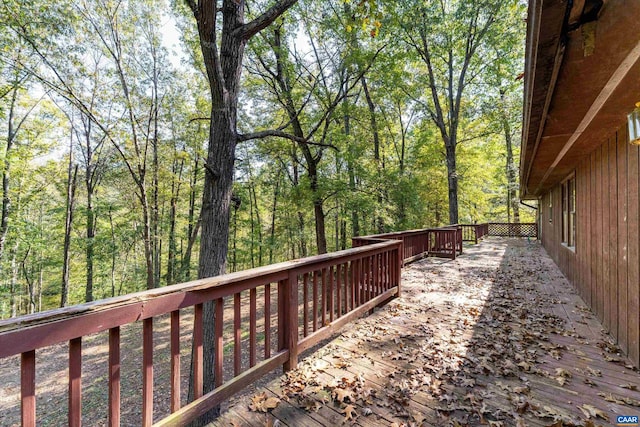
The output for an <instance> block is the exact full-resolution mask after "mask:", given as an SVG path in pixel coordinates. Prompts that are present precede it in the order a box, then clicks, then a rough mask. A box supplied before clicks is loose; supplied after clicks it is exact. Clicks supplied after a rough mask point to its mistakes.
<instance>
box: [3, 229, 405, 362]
mask: <svg viewBox="0 0 640 427" xmlns="http://www.w3.org/2000/svg"><path fill="white" fill-rule="evenodd" d="M401 244H402V242H401V241H398V240H384V241H382V242H380V243H375V244H372V245H367V246H362V247H358V248H352V249H346V250H343V251H338V252H332V253H328V254H323V255H317V256H312V257H307V258H301V259H297V260H293V261H285V262H282V263H278V264H272V265H268V266H263V267H257V268H252V269H250V270H243V271H239V272H235V273H229V274H225V275H222V276H216V277H211V278H207V279H200V280H194V281H191V282H186V283H181V284H176V285H171V286H166V287H163V288H158V289H152V290H148V291H142V292H136V293H133V294H128V295H123V296H119V297H114V298H108V299H104V300H100V301H95V302H90V303H85V304H80V305H75V306H71V307H64V308H58V309H54V310H48V311H44V312H41V313H36V314H32V315H26V316H21V317H17V318H13V319H5V320H2V321H0V358H1V357H7V356H10V355H13V354H18V353H21V352H23V351H26V350H28V349H30V348H28V347H31V348H40V347H44V346H47V345H51V344H55V343H58V342H63V341H66V340H69V339H73V338H76V337H80V336H83V335H87V334H90V333H95V332H99V331H104V330H108V329H110V328H113V327H116V326H122V325H125V324H128V323H132V322H135V321H137V320H142V319H145V318H149V317H154V316H158V315H162V314H166V313H170V312H171V311H174V310H178V309H180V308H184V307H189V306H192V305H195V304H199V303H202V302H205V301H210V300H213V299H216V298H221V297H224V296H228V295H231V294H233V293H236V292H241V291H242V290H245V289H250V288H252V287H255V286H259V285H260V284H264V283H267V282H270V283H273V282H277V281H279V280H283V279H285V278H286V277H287V276H288V274H289V273H290V272H292V271H294V272H295V271H300V270H302V271H304V270H308V271H312V270H314V269H316V268H321V266H326V265H327V264H330V263H335V262H336V261H347V260H351V259H357V258H358V257H360V256H362V255H364V254H373V253H378V252H384V251H385V250H387V249H389V248H393V247H400V245H401ZM89 317H90V318H89ZM83 319H84V320H83ZM62 322H68V323H69V324H68V325H67V326H73V327H67V328H58V327H57V326H59V325H60V324H61V323H62ZM38 327H43V331H42V332H41V333H39V334H38V337H36V336H32V337H30V338H29V339H28V340H26V342H24V343H23V345H20V346H7V345H5V344H7V342H6V341H5V340H10V339H11V337H12V336H14V339H15V334H21V335H22V334H24V335H25V336H27V333H28V332H29V331H33V330H35V329H36V328H38ZM47 334H48V335H47ZM3 341H5V342H4V343H3ZM11 341H12V342H13V340H11ZM23 347H24V348H23Z"/></svg>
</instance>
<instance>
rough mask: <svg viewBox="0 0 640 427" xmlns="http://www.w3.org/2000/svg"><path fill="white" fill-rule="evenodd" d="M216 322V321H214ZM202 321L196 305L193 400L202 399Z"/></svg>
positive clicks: (199, 308) (200, 307)
mask: <svg viewBox="0 0 640 427" xmlns="http://www.w3.org/2000/svg"><path fill="white" fill-rule="evenodd" d="M216 322H217V319H216ZM202 328H203V319H202V304H196V305H195V306H194V307H193V347H194V348H195V352H194V353H195V354H194V360H193V377H194V386H193V390H194V400H195V399H199V398H201V397H202V388H203V385H202V384H203V376H204V367H203V363H204V362H203V347H202V342H203V338H204V334H203V329H202Z"/></svg>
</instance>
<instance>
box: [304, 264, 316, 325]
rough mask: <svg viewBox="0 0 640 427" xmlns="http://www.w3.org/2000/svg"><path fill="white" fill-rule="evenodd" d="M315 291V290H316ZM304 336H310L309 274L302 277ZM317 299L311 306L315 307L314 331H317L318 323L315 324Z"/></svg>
mask: <svg viewBox="0 0 640 427" xmlns="http://www.w3.org/2000/svg"><path fill="white" fill-rule="evenodd" d="M314 289H315V288H314ZM302 299H303V301H302V310H303V312H302V336H303V337H306V336H307V335H309V303H308V301H309V273H304V274H303V275H302ZM315 300H316V299H315V297H314V298H313V301H312V302H311V306H312V307H313V312H314V315H313V330H314V331H315V330H316V322H315V319H316V317H315V312H316V301H315Z"/></svg>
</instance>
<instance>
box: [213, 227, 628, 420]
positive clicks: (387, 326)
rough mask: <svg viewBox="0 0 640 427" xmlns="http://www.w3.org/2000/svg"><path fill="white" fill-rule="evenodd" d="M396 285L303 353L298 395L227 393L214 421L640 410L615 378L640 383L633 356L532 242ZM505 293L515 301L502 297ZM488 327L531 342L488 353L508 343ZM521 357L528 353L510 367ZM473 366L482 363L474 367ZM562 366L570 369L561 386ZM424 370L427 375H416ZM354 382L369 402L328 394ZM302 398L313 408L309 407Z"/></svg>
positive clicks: (573, 416) (524, 416) (424, 270)
mask: <svg viewBox="0 0 640 427" xmlns="http://www.w3.org/2000/svg"><path fill="white" fill-rule="evenodd" d="M403 289H404V290H403V297H402V298H400V299H397V300H394V301H392V302H391V303H389V304H388V305H387V306H386V307H384V308H383V309H381V310H377V311H376V312H375V313H374V314H373V315H371V316H368V317H366V318H362V319H360V320H358V321H356V322H355V323H354V324H351V325H349V326H348V327H347V328H345V329H344V330H343V333H342V335H340V336H338V337H337V338H335V339H333V340H331V341H330V342H329V343H327V344H326V345H325V346H323V347H320V348H318V349H315V351H314V352H313V353H312V354H311V355H309V356H308V357H307V358H305V359H304V361H303V362H301V365H300V368H299V370H297V371H294V372H293V373H292V374H290V375H293V376H294V377H295V375H298V374H297V373H300V375H302V373H304V378H305V380H304V381H302V384H303V386H302V388H301V389H300V390H298V391H297V392H296V393H292V392H291V390H290V389H287V386H288V385H289V384H290V381H286V380H284V377H281V378H279V379H276V380H274V381H271V382H269V383H268V384H267V385H266V386H265V387H264V388H261V389H259V390H250V391H249V392H248V393H246V394H245V395H243V396H240V397H238V398H236V399H234V400H233V403H232V405H231V407H230V408H229V409H227V410H226V411H225V412H224V413H223V416H222V417H221V418H220V419H219V420H218V421H216V423H215V425H217V426H228V425H261V426H263V425H273V423H276V422H279V423H280V424H281V425H288V426H301V425H304V426H307V425H309V426H317V425H323V426H327V425H341V424H343V423H346V424H350V425H362V426H369V425H372V426H377V425H387V426H388V425H391V424H392V423H394V422H395V423H397V424H398V425H402V423H409V422H412V423H414V424H415V425H425V426H427V425H448V424H450V423H453V421H454V420H456V421H457V422H459V423H460V424H461V425H480V423H482V422H487V421H488V420H492V421H495V422H498V423H500V422H502V423H503V424H502V425H505V426H509V425H515V423H516V422H522V423H524V424H522V425H531V426H547V425H551V424H552V423H553V422H554V417H555V419H562V420H564V421H565V422H568V421H571V422H574V423H575V424H576V425H582V424H584V423H585V422H586V420H587V417H586V415H585V413H583V411H581V410H580V409H579V407H581V406H582V407H583V408H591V407H592V408H596V409H598V410H600V411H602V412H601V416H606V417H608V420H605V419H602V418H593V417H592V420H593V421H594V422H595V425H614V424H615V416H617V415H637V414H639V413H640V407H637V406H632V405H628V404H623V403H620V398H626V399H630V400H629V401H630V402H631V403H635V404H637V405H640V392H639V391H635V390H630V389H628V388H623V387H621V385H627V386H628V387H637V388H638V389H639V390H640V374H638V372H636V371H634V370H632V369H629V368H626V367H625V365H628V364H629V361H628V359H626V357H625V356H624V355H620V354H616V353H615V347H614V346H612V345H610V337H609V336H608V335H607V334H605V332H604V331H603V328H602V326H601V325H600V323H599V322H598V321H597V320H596V318H595V316H594V315H593V314H592V313H591V312H590V311H589V310H588V309H587V308H586V306H585V305H584V302H583V301H582V300H581V299H580V297H579V296H578V294H577V292H576V291H575V290H574V289H573V288H571V286H570V285H569V283H568V282H567V280H566V279H565V278H564V276H562V274H561V273H560V271H559V270H558V269H557V267H556V266H555V264H553V262H552V261H551V260H550V258H548V257H547V255H546V254H545V253H544V250H543V249H542V248H541V247H540V246H539V244H537V243H532V244H528V243H527V242H526V241H524V240H501V239H495V238H490V239H488V240H487V241H485V242H484V243H481V244H479V245H475V246H472V247H470V248H469V249H465V252H464V254H463V255H462V256H460V257H459V258H458V259H456V260H455V261H446V262H444V261H442V260H433V259H427V260H423V261H420V262H418V263H415V264H413V265H411V266H408V267H407V268H406V269H405V270H404V271H403ZM509 299H512V300H513V304H514V305H513V307H508V306H505V301H508V300H509ZM603 308H604V307H603ZM510 313H511V314H510ZM513 313H516V315H514V314H513ZM518 313H519V314H518ZM501 318H503V319H502V320H501ZM474 319H475V321H477V322H475V321H473V322H472V321H470V320H474ZM519 319H523V320H522V322H525V320H524V319H538V320H539V319H549V323H550V324H553V325H551V326H549V328H547V329H546V330H545V331H543V332H541V333H538V332H537V330H533V331H527V330H526V328H525V327H524V326H528V325H531V324H534V325H539V324H540V323H535V322H534V323H531V324H530V323H526V324H525V323H519V322H520V320H519ZM527 322H528V320H527ZM542 323H544V322H542ZM494 330H495V331H496V334H497V335H499V334H500V333H501V331H510V332H508V333H510V334H511V335H510V336H518V337H521V336H527V337H529V335H528V333H529V332H532V333H533V334H534V335H533V336H534V337H537V338H538V340H537V341H528V342H527V344H523V345H522V349H521V351H522V354H521V355H519V354H518V352H517V351H516V352H513V351H511V350H508V349H504V357H503V358H502V360H501V359H500V358H498V357H495V355H496V354H500V349H502V348H503V347H504V346H505V342H504V341H496V342H492V341H491V340H490V337H491V334H492V331H494ZM536 333H537V334H538V335H535V334H536ZM525 341H526V340H523V343H524V342H525ZM519 346H520V344H519V343H515V344H514V348H516V349H518V348H520V347H519ZM612 351H613V353H612ZM531 352H533V353H531ZM408 355H409V356H408ZM410 355H413V357H411V356H410ZM487 355H489V356H490V357H489V356H487ZM522 355H526V357H524V356H523V360H529V359H528V358H529V357H532V358H533V359H534V360H535V361H534V362H531V363H529V364H525V365H523V366H524V367H516V368H515V369H514V368H512V367H511V366H512V365H511V364H512V363H515V362H517V360H516V359H515V358H518V357H520V356H522ZM607 358H608V359H610V360H611V359H613V360H617V362H611V361H607ZM512 359H513V362H511V360H512ZM478 364H482V365H483V366H484V365H486V369H483V370H479V371H478V368H477V365H478ZM529 365H530V366H529ZM513 366H515V365H513ZM416 372H419V373H420V372H422V373H424V375H423V376H421V375H417V376H416V375H414V373H416ZM557 372H563V373H566V374H564V375H567V378H566V379H565V380H566V383H565V384H564V385H561V384H560V382H559V380H558V378H557V377H558V376H559V375H558V374H557ZM421 377H422V378H427V377H428V381H427V380H425V381H426V382H425V384H419V383H416V378H421ZM355 379H359V381H360V384H362V388H363V389H366V390H368V392H367V393H369V394H367V395H369V396H373V397H372V398H369V401H366V399H361V398H357V399H354V400H355V402H351V401H348V400H345V401H344V402H342V403H340V402H336V401H335V400H334V399H332V398H331V391H332V387H334V386H335V385H336V384H339V383H340V382H346V383H350V382H351V381H355ZM399 384H404V385H405V386H406V388H407V390H406V392H407V394H406V399H404V401H403V402H404V404H402V405H399V404H398V400H397V399H395V400H394V399H393V398H390V395H393V393H395V392H398V390H402V388H401V387H399ZM354 390H355V389H354ZM260 392H265V393H267V394H268V395H269V396H276V397H279V398H281V399H283V400H282V401H281V402H280V404H279V405H278V407H277V408H275V409H273V410H272V411H270V412H269V413H267V414H263V413H257V412H253V411H250V410H249V403H250V401H251V400H250V398H251V397H252V396H253V395H254V394H255V393H260ZM356 395H357V393H356ZM396 397H397V396H396ZM605 397H609V398H610V400H611V397H614V398H617V399H618V402H610V401H607V400H605ZM309 399H310V400H309ZM309 402H311V403H314V402H315V404H314V405H315V408H316V409H317V411H308V410H307V409H304V406H307V407H309V406H311V405H310V403H309ZM347 404H350V405H352V406H353V407H354V408H355V413H356V414H357V416H355V418H354V419H346V417H345V412H344V411H345V407H346V405H347ZM583 405H588V406H586V407H585V406H583ZM366 414H369V415H366ZM545 414H547V415H549V416H547V417H545V416H543V415H545ZM481 417H482V419H481ZM234 423H235V424H234ZM497 425H500V424H497Z"/></svg>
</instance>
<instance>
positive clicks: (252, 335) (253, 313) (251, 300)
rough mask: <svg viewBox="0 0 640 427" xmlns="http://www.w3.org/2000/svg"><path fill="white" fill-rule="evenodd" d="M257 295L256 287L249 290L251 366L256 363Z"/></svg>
mask: <svg viewBox="0 0 640 427" xmlns="http://www.w3.org/2000/svg"><path fill="white" fill-rule="evenodd" d="M256 297H257V290H256V288H252V289H251V290H249V366H250V367H252V368H253V367H254V366H255V365H256V315H257V313H256V311H257V310H258V309H257V303H256Z"/></svg>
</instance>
